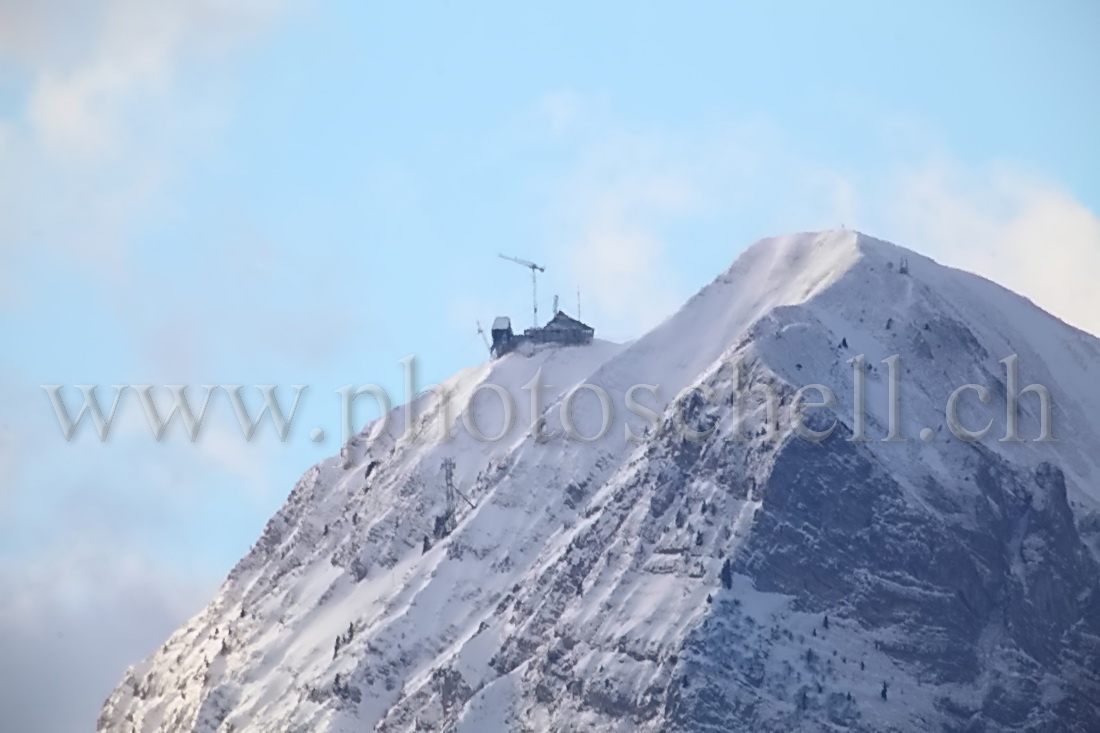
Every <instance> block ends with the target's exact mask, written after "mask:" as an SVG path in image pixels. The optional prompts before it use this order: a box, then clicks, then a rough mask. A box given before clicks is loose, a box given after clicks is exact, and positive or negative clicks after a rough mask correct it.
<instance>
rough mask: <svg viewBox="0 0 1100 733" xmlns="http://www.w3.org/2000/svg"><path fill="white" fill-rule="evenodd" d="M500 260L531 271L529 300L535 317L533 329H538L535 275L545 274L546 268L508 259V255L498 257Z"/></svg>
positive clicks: (516, 259) (537, 293) (537, 294)
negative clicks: (532, 304) (508, 261)
mask: <svg viewBox="0 0 1100 733" xmlns="http://www.w3.org/2000/svg"><path fill="white" fill-rule="evenodd" d="M500 258H501V259H502V260H511V261H512V262H515V263H516V264H517V265H523V266H524V267H526V268H529V269H530V270H531V300H532V302H533V303H534V309H533V310H534V315H535V324H534V325H535V328H538V327H539V284H538V279H537V273H539V272H546V268H545V267H543V266H542V265H536V264H535V263H534V262H531V261H530V260H521V259H519V258H518V257H509V256H508V255H500Z"/></svg>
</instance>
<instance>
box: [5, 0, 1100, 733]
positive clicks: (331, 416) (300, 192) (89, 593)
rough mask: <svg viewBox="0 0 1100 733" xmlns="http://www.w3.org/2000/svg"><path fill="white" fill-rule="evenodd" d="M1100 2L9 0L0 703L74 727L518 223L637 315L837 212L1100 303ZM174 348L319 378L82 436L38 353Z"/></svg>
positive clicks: (173, 377)
mask: <svg viewBox="0 0 1100 733" xmlns="http://www.w3.org/2000/svg"><path fill="white" fill-rule="evenodd" d="M1098 31H1100V9H1098V7H1097V6H1096V5H1095V4H1094V3H1089V2H1085V1H1083V0H1082V1H1066V2H1059V3H1053V4H1047V5H1046V6H1039V5H1036V4H1034V3H1028V4H1025V3H984V2H975V3H969V4H967V5H966V7H965V8H960V7H957V4H955V3H931V4H930V3H924V4H920V5H913V6H911V7H909V8H901V7H890V8H885V7H881V6H880V5H879V4H870V3H828V4H813V3H781V4H768V5H764V4H752V5H749V4H745V3H688V4H680V5H679V6H678V7H676V8H675V9H673V8H671V7H670V6H668V5H667V4H658V3H637V2H634V3H600V4H592V3H583V4H582V3H555V4H552V5H551V4H543V5H536V4H530V3H528V4H515V3H475V4H470V3H461V4H460V3H428V4H423V5H421V6H419V7H417V8H412V7H410V6H407V5H406V6H399V5H397V4H393V5H389V6H383V5H380V4H376V3H362V2H344V3H337V2H309V1H307V0H284V2H280V3H264V2H259V0H228V1H227V2H223V3H220V4H218V5H216V6H215V5H213V4H209V3H205V2H201V1H200V0H180V2H178V3H158V4H150V3H142V2H140V0H95V1H93V2H85V1H83V0H80V1H78V0H47V1H46V2H42V3H35V4H33V5H31V4H26V3H17V2H6V1H3V0H0V257H2V258H3V259H2V267H0V329H2V330H0V333H2V335H3V339H4V343H5V348H4V350H3V352H2V353H3V360H2V361H0V395H2V401H0V405H2V410H3V411H2V413H0V469H3V475H4V480H3V481H2V482H0V586H2V588H0V590H2V591H3V592H2V593H0V709H4V710H14V711H16V712H15V713H14V719H15V720H16V721H18V722H20V723H21V729H23V730H38V731H43V732H44V733H48V732H49V731H54V730H71V729H74V728H75V727H76V726H83V727H85V728H87V727H88V726H90V725H91V722H90V721H91V720H92V719H93V718H94V715H95V714H96V710H97V706H98V704H99V702H100V701H101V699H102V698H103V697H104V696H105V695H106V693H107V692H108V691H109V690H110V688H111V687H112V686H113V684H114V683H115V682H116V681H117V679H118V678H119V677H120V675H121V672H122V669H123V667H124V666H125V665H126V664H127V663H130V662H132V661H135V660H136V659H137V658H139V657H141V656H143V655H145V654H147V653H148V652H150V651H151V650H152V649H154V648H155V647H156V646H157V645H158V644H159V643H160V642H161V641H162V640H163V638H164V637H165V636H166V635H167V633H169V632H170V631H171V630H172V629H173V628H174V627H175V626H176V625H178V624H179V623H180V622H181V621H182V620H184V619H185V618H186V617H187V616H188V615H189V614H190V613H193V612H194V611H195V610H197V608H198V607H199V606H200V605H201V604H202V603H203V602H204V601H205V600H206V599H208V598H209V596H210V595H211V594H212V592H213V591H214V589H215V588H216V587H217V585H218V583H220V581H221V579H222V578H223V577H224V576H225V574H226V573H227V572H228V570H229V569H230V567H231V566H232V564H233V563H234V562H235V561H236V560H237V559H238V558H239V557H240V555H242V554H243V553H244V552H245V551H246V550H247V549H248V547H249V546H250V544H251V543H252V541H253V540H254V539H255V538H256V537H257V536H258V534H259V532H260V529H261V528H262V526H263V523H264V522H265V521H266V519H267V518H268V517H269V516H270V514H271V513H272V512H274V511H275V509H277V508H278V506H279V505H280V503H281V501H282V500H283V498H285V496H286V494H287V493H288V491H289V490H290V488H291V486H292V485H293V482H294V481H295V480H296V479H297V477H298V476H299V475H301V473H302V472H303V471H304V470H305V469H306V468H307V467H308V466H309V465H310V464H311V463H313V462H315V461H316V460H319V459H320V458H322V457H324V456H326V455H330V454H332V453H334V452H335V451H336V450H338V447H339V446H338V438H337V435H338V432H339V430H338V427H339V426H338V418H339V404H338V401H337V397H336V395H335V390H336V389H337V388H339V387H341V386H343V385H345V384H349V383H352V384H357V385H358V384H363V383H367V382H376V383H379V384H381V385H383V386H384V387H386V388H387V389H388V390H390V392H391V394H393V395H394V396H395V400H397V401H400V399H401V396H400V395H401V379H402V374H401V370H400V367H399V365H398V360H399V359H401V358H403V357H405V356H407V355H410V354H414V355H416V357H417V363H418V365H419V366H420V376H421V380H420V381H421V382H422V383H425V384H426V383H428V382H433V381H437V380H441V379H444V378H446V377H447V376H449V375H450V374H452V373H453V372H455V371H456V370H457V369H459V368H461V367H464V366H468V365H470V364H473V363H476V362H478V361H479V360H482V359H484V358H485V356H486V355H485V351H484V347H483V346H482V345H481V341H480V338H479V336H478V335H477V333H476V325H475V324H476V321H477V320H480V321H481V322H482V323H488V322H489V321H491V319H492V318H493V317H494V316H495V315H498V314H510V315H511V316H512V317H513V318H514V319H515V320H517V321H519V322H520V323H523V324H525V323H526V321H527V319H528V318H529V312H530V283H529V279H528V276H527V273H526V272H524V271H523V270H521V269H520V268H518V267H517V266H515V265H512V264H510V263H507V262H504V261H502V260H500V259H498V258H497V253H498V252H506V253H509V254H513V255H517V256H520V257H525V258H529V259H533V260H535V261H537V262H540V263H542V264H545V265H546V266H547V271H546V273H545V274H544V275H543V276H541V278H540V283H539V291H540V295H541V308H542V309H543V310H542V312H543V313H546V312H548V311H549V307H550V300H551V298H552V296H553V294H555V293H557V294H560V295H561V296H562V302H563V304H564V307H566V308H567V309H574V303H575V300H576V291H577V288H580V289H581V298H582V316H583V317H584V319H585V320H586V321H589V322H591V323H592V324H593V325H595V327H596V328H597V333H598V335H602V336H605V337H609V338H614V339H629V338H633V337H636V336H637V335H639V334H641V333H643V332H644V331H645V330H646V329H647V328H648V327H650V326H652V325H654V324H656V323H657V322H659V321H660V320H661V319H662V318H663V317H664V316H665V315H667V314H668V313H669V312H671V310H673V309H674V308H675V307H677V305H678V304H679V303H680V302H682V301H683V300H684V299H685V298H686V297H688V296H690V295H691V294H692V293H693V292H695V290H697V289H698V288H699V287H701V286H702V285H704V284H705V283H706V282H708V281H709V280H710V279H712V278H713V277H714V276H715V275H717V274H718V273H719V272H721V271H722V270H724V269H725V268H726V267H727V266H728V265H729V264H730V262H732V260H733V259H734V258H735V257H736V255H737V253H738V252H739V251H740V250H741V249H743V248H744V247H745V246H747V245H748V244H750V243H751V242H752V241H754V240H756V239H758V238H760V237H763V236H767V235H771V234H776V233H782V232H787V231H794V230H805V229H819V228H834V227H838V226H840V225H841V224H844V225H846V226H848V227H854V228H860V229H862V230H864V231H867V232H869V233H872V234H875V235H877V236H881V237H883V238H887V239H890V240H892V241H895V242H897V243H898V244H902V245H904V246H908V247H911V248H913V249H917V250H920V251H923V252H926V253H928V254H930V255H932V256H935V257H937V258H939V259H941V260H942V261H945V262H948V263H949V264H954V265H957V266H961V267H965V268H968V269H971V270H975V271H977V272H980V273H982V274H985V275H987V276H989V277H993V278H994V279H997V280H999V281H1001V282H1003V283H1005V284H1007V285H1009V286H1010V287H1012V288H1014V289H1016V290H1018V291H1020V292H1022V293H1024V294H1025V295H1027V296H1029V297H1031V298H1032V299H1034V300H1035V301H1036V302H1038V303H1039V304H1040V305H1042V306H1044V307H1046V308H1048V309H1050V310H1052V311H1053V312H1055V313H1056V314H1058V315H1059V316H1061V317H1063V318H1064V319H1066V320H1068V321H1070V322H1072V323H1074V324H1076V325H1078V326H1081V327H1083V328H1086V329H1088V330H1091V331H1092V332H1093V333H1100V303H1098V301H1097V296H1096V295H1095V287H1094V285H1093V283H1092V280H1093V279H1094V274H1095V272H1097V271H1098V270H1100V220H1098V218H1097V215H1098V212H1100V174H1098V173H1097V171H1098V170H1100V134H1098V133H1100V95H1097V94H1096V82H1095V80H1096V75H1097V72H1098V71H1100V51H1098V50H1097V49H1098V46H1097V44H1096V43H1095V39H1096V36H1097V32H1098ZM177 383H183V384H190V385H196V386H198V385H202V384H244V385H255V384H279V385H285V386H286V387H288V388H289V385H292V384H306V385H309V389H308V390H307V392H306V394H305V396H304V397H303V402H302V406H301V412H300V413H299V415H298V416H297V417H296V419H295V423H294V425H295V427H294V428H293V429H292V431H291V434H290V437H289V438H288V440H287V441H286V442H285V443H281V442H280V441H279V440H278V439H277V438H276V437H275V435H274V431H273V430H272V429H271V428H270V426H267V428H266V429H262V430H261V431H260V434H259V436H258V437H257V439H256V440H254V441H252V442H245V441H244V440H243V438H242V437H241V434H240V430H239V428H238V427H237V425H236V422H235V419H234V418H233V416H232V413H231V411H230V410H229V406H228V403H227V402H225V401H224V400H217V399H216V400H215V402H214V404H213V406H212V407H211V422H210V424H209V425H208V426H207V430H206V432H205V433H204V436H203V437H202V438H200V439H199V440H198V441H196V443H194V444H192V443H190V442H188V441H187V440H186V438H185V436H184V435H183V432H182V430H180V429H179V426H178V425H177V426H176V427H175V429H174V430H170V431H169V434H168V437H166V438H165V440H164V441H162V442H160V443H157V442H155V441H153V439H152V438H151V436H150V434H149V430H148V428H147V427H146V426H145V423H144V418H143V417H142V416H141V413H140V412H139V411H138V402H137V399H136V397H134V395H133V394H129V395H127V396H126V397H124V398H123V401H122V403H121V406H120V414H122V415H123V416H124V417H122V418H120V419H119V423H118V424H117V425H116V426H115V429H114V432H113V434H112V436H111V438H110V439H109V440H108V441H106V442H105V443H101V442H99V441H98V440H97V439H96V436H95V435H94V433H93V431H92V430H91V429H90V426H85V427H83V428H81V430H80V431H79V432H78V435H77V437H76V438H75V439H74V440H73V441H72V442H69V443H67V442H66V441H65V440H64V439H63V437H62V435H61V430H60V429H59V427H58V425H57V423H56V421H55V420H54V418H53V415H52V412H51V408H50V406H49V401H48V399H47V397H46V394H45V392H44V391H43V390H42V389H41V388H40V386H39V385H43V384H63V385H75V384H102V385H104V389H105V390H106V391H105V392H104V395H105V396H109V394H110V389H109V385H112V384H156V385H164V384H177ZM288 393H289V392H288ZM67 394H68V396H69V398H70V400H71V402H70V404H71V405H73V406H74V407H75V404H76V403H75V398H76V393H75V392H74V391H73V390H72V389H71V388H70V390H69V391H68V393H67ZM199 394H201V391H200V392H199ZM365 416H366V415H365V414H364V417H365ZM313 427H321V428H323V429H325V430H326V431H327V432H328V435H327V437H326V439H325V440H324V441H321V442H319V443H314V442H311V441H310V440H309V439H308V437H307V436H308V434H309V430H310V429H311V428H313ZM58 685H61V686H63V687H64V688H66V689H68V690H71V691H72V699H73V701H74V704H73V705H72V706H71V710H64V711H62V710H57V709H56V708H57V707H58V706H56V705H52V706H51V705H47V704H44V703H43V700H45V699H47V697H46V696H51V695H52V694H53V692H54V691H56V689H57V686H58Z"/></svg>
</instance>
